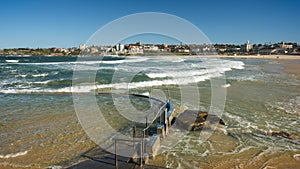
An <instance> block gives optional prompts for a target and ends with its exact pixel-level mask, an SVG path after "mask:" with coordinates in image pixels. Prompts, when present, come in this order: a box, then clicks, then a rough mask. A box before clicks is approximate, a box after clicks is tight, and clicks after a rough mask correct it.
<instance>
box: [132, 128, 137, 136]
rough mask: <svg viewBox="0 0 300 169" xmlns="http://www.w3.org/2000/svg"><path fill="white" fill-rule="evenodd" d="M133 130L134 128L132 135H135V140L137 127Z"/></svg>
mask: <svg viewBox="0 0 300 169" xmlns="http://www.w3.org/2000/svg"><path fill="white" fill-rule="evenodd" d="M132 128H133V129H132V130H133V134H132V135H133V138H135V137H136V126H135V125H134V126H133V127H132Z"/></svg>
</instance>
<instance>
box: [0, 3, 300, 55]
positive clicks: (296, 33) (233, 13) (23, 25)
mask: <svg viewBox="0 0 300 169" xmlns="http://www.w3.org/2000/svg"><path fill="white" fill-rule="evenodd" d="M299 6H300V1H297V0H281V1H279V0H278V1H276V0H251V1H240V0H223V1H217V0H212V1H211V0H210V1H199V0H184V1H176V0H160V1H159V0H123V1H119V0H109V1H107V0H103V1H100V0H97V1H96V0H94V1H93V0H2V1H1V2H0V49H3V48H18V47H29V48H37V47H78V46H79V45H80V44H84V43H86V41H87V40H88V39H89V38H90V37H91V36H92V35H93V34H94V33H95V32H96V31H97V30H98V29H100V28H101V27H103V26H104V25H106V24H108V23H110V22H112V21H114V20H116V19H118V18H120V17H123V16H126V15H130V14H134V13H139V12H162V13H168V14H172V15H176V16H178V17H180V18H183V19H185V20H187V21H189V22H191V23H192V24H194V25H195V26H196V27H198V28H199V29H200V30H201V31H202V32H204V33H205V35H206V36H207V37H208V38H209V39H210V41H211V43H213V44H214V43H229V44H241V43H244V42H245V41H246V40H249V41H250V42H251V43H276V42H280V41H285V42H300V10H299ZM120 31H122V28H120ZM134 40H136V39H134ZM145 40H146V39H145ZM150 41H151V40H150Z"/></svg>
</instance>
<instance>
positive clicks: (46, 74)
mask: <svg viewBox="0 0 300 169" xmlns="http://www.w3.org/2000/svg"><path fill="white" fill-rule="evenodd" d="M48 75H49V74H48V73H42V74H36V75H32V76H33V77H46V76H48Z"/></svg>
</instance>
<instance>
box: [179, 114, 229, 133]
mask: <svg viewBox="0 0 300 169" xmlns="http://www.w3.org/2000/svg"><path fill="white" fill-rule="evenodd" d="M208 116H209V119H208ZM209 122H219V124H222V125H225V123H224V121H223V120H222V119H220V118H219V117H218V116H216V115H209V114H208V113H207V112H203V111H197V110H185V111H184V112H183V113H181V114H180V115H179V116H178V118H177V119H176V122H175V123H176V126H178V127H179V128H182V129H185V130H189V131H196V130H201V129H202V128H203V127H204V126H205V125H206V124H207V123H209Z"/></svg>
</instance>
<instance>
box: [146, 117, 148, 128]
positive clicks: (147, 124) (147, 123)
mask: <svg viewBox="0 0 300 169" xmlns="http://www.w3.org/2000/svg"><path fill="white" fill-rule="evenodd" d="M147 127H148V117H147V116H146V128H147Z"/></svg>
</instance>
